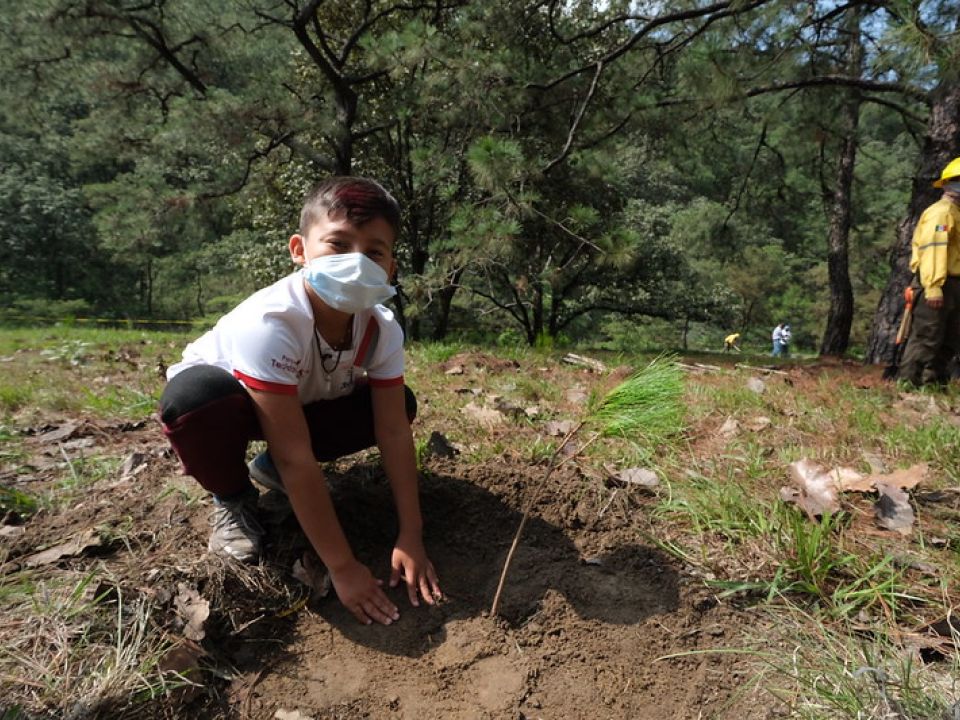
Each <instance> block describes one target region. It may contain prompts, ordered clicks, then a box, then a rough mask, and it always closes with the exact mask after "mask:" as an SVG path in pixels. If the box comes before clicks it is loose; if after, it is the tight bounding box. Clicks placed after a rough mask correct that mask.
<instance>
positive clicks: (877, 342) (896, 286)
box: [865, 80, 960, 364]
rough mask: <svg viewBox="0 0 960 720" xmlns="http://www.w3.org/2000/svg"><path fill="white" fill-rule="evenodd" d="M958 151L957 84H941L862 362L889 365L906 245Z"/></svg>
mask: <svg viewBox="0 0 960 720" xmlns="http://www.w3.org/2000/svg"><path fill="white" fill-rule="evenodd" d="M958 153H960V82H958V81H956V80H953V81H951V82H949V83H943V84H941V85H940V86H939V87H938V88H937V89H936V90H934V91H933V93H932V95H931V106H930V120H929V123H928V126H927V135H926V137H925V138H924V143H923V151H922V154H921V157H920V167H919V168H918V169H917V174H916V176H915V177H914V179H913V192H912V195H911V197H910V205H909V207H908V210H907V215H906V217H904V218H903V220H901V221H900V223H899V224H898V225H897V238H896V240H895V241H894V244H893V247H891V249H890V278H889V279H888V280H887V286H886V287H885V288H884V290H883V295H881V297H880V302H879V304H878V305H877V311H876V313H875V314H874V317H873V329H872V330H871V333H870V340H869V341H868V343H867V352H866V358H865V360H866V362H868V363H875V364H879V363H890V362H892V361H893V355H894V349H895V348H894V341H895V339H896V335H897V327H898V326H899V325H900V317H901V316H902V315H903V307H904V302H903V290H904V288H905V287H906V286H907V285H908V284H909V282H910V241H911V239H912V238H913V230H914V228H915V227H916V226H917V221H918V220H919V219H920V215H921V214H922V213H923V211H924V210H925V209H926V208H927V206H928V205H930V204H932V203H934V202H936V200H937V199H938V198H939V197H940V191H939V190H937V189H936V188H933V187H931V186H930V183H931V182H932V181H933V180H935V179H936V178H938V177H939V176H940V171H941V170H942V169H943V167H944V166H945V165H946V164H947V163H948V162H949V161H950V160H951V159H953V158H954V157H956V156H957V154H958Z"/></svg>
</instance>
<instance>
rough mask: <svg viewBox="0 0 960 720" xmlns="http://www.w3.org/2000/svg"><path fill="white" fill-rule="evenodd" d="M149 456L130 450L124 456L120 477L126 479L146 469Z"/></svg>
mask: <svg viewBox="0 0 960 720" xmlns="http://www.w3.org/2000/svg"><path fill="white" fill-rule="evenodd" d="M148 458H149V456H148V455H147V454H146V453H141V452H132V453H130V454H129V455H127V457H126V458H124V461H123V466H122V467H121V468H120V479H121V480H128V479H130V478H132V477H133V476H134V475H137V474H138V473H141V472H143V471H144V470H146V469H147V460H148Z"/></svg>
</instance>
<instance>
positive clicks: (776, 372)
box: [734, 363, 790, 375]
mask: <svg viewBox="0 0 960 720" xmlns="http://www.w3.org/2000/svg"><path fill="white" fill-rule="evenodd" d="M734 367H735V368H737V369H738V370H756V371H757V372H762V373H768V374H770V375H789V374H790V373H788V372H784V371H783V370H774V369H773V368H769V367H756V366H754V365H747V364H745V363H737V364H736V365H734Z"/></svg>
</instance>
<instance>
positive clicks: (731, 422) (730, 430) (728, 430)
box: [718, 417, 740, 439]
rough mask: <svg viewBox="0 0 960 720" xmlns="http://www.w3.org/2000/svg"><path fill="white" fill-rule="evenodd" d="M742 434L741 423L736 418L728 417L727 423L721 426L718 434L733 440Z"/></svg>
mask: <svg viewBox="0 0 960 720" xmlns="http://www.w3.org/2000/svg"><path fill="white" fill-rule="evenodd" d="M739 433H740V423H739V422H737V420H736V419H735V418H732V417H728V418H727V421H726V422H725V423H724V424H723V425H721V426H720V430H719V431H718V434H719V435H720V436H721V437H725V438H728V439H729V438H732V437H735V436H736V435H738V434H739Z"/></svg>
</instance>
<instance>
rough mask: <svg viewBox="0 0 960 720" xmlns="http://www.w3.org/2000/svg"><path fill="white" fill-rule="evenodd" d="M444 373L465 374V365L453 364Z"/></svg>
mask: <svg viewBox="0 0 960 720" xmlns="http://www.w3.org/2000/svg"><path fill="white" fill-rule="evenodd" d="M443 374H444V375H463V365H453V366H451V367H449V368H448V369H447V370H445V371H444V373H443Z"/></svg>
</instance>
